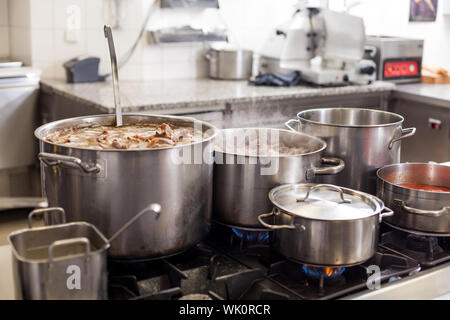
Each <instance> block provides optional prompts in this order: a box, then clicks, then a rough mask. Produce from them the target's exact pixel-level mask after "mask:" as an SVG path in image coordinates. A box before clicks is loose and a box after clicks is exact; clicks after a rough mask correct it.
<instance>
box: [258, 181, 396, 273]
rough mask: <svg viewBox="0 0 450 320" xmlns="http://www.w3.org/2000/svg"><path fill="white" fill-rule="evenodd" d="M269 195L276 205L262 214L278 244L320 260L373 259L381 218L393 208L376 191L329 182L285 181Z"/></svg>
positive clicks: (291, 253)
mask: <svg viewBox="0 0 450 320" xmlns="http://www.w3.org/2000/svg"><path fill="white" fill-rule="evenodd" d="M269 198H270V201H271V202H272V203H273V205H274V209H273V211H272V212H271V213H266V214H262V215H260V216H259V217H258V219H259V221H260V223H261V225H263V226H265V227H267V228H270V229H273V230H275V240H274V244H273V245H274V248H275V249H276V250H277V251H279V252H280V253H281V254H282V255H284V256H285V257H287V258H288V259H291V260H294V261H297V262H299V263H306V264H310V265H317V266H327V267H332V266H350V265H355V264H360V263H362V262H364V261H366V260H368V259H370V258H371V257H372V256H373V255H374V254H375V251H376V247H377V244H378V230H379V223H380V222H381V219H382V218H383V217H384V216H387V215H392V214H393V213H392V211H391V210H389V209H386V208H384V205H383V203H382V202H381V200H380V199H377V198H376V197H375V196H372V195H370V194H366V193H363V192H358V191H354V190H351V189H348V188H341V187H337V186H333V185H327V184H318V185H317V184H297V185H283V186H279V187H276V188H274V189H272V190H271V191H270V193H269ZM383 210H386V212H384V213H382V211H383ZM268 218H273V220H272V221H273V222H272V223H273V224H271V223H269V222H268V221H267V219H268Z"/></svg>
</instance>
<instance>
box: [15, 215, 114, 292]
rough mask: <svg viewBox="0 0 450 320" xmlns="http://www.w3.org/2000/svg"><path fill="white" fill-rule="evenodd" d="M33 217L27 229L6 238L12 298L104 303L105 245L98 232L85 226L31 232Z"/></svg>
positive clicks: (55, 226) (74, 223) (103, 238)
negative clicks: (9, 251)
mask: <svg viewBox="0 0 450 320" xmlns="http://www.w3.org/2000/svg"><path fill="white" fill-rule="evenodd" d="M52 209H55V208H49V209H45V210H46V211H51V210H52ZM33 215H34V213H32V214H30V216H29V221H30V229H25V230H19V231H16V232H14V233H12V234H10V236H9V243H10V244H11V247H12V253H13V260H12V261H13V277H14V284H15V295H16V298H17V299H24V300H67V299H75V300H86V299H89V300H90V299H93V300H98V299H107V293H108V291H107V286H108V279H107V269H106V257H107V250H108V248H109V243H108V240H107V239H106V238H105V237H104V236H103V235H102V234H101V232H100V231H98V229H97V228H96V227H95V226H93V225H91V224H89V223H86V222H72V223H64V224H60V225H52V226H45V227H39V228H31V219H32V217H33Z"/></svg>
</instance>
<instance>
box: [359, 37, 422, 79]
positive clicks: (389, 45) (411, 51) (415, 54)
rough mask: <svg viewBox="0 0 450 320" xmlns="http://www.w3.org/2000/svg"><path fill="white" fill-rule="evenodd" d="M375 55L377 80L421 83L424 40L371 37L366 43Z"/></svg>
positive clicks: (373, 58) (373, 56)
mask: <svg viewBox="0 0 450 320" xmlns="http://www.w3.org/2000/svg"><path fill="white" fill-rule="evenodd" d="M366 44H367V46H368V47H372V48H373V49H374V51H375V54H373V55H372V60H374V61H375V63H376V65H377V80H383V81H392V82H395V83H411V82H420V78H421V68H422V55H423V40H417V39H406V38H398V37H388V36H369V37H367V42H366Z"/></svg>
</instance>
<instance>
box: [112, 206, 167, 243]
mask: <svg viewBox="0 0 450 320" xmlns="http://www.w3.org/2000/svg"><path fill="white" fill-rule="evenodd" d="M148 212H152V213H154V214H155V215H156V216H157V217H158V216H159V214H160V213H161V205H160V204H158V203H152V204H150V205H148V206H147V207H145V208H144V209H142V210H141V211H139V213H138V214H136V215H135V216H134V217H133V218H131V219H130V220H129V221H128V222H127V223H125V224H124V225H123V226H122V227H121V228H120V229H119V230H117V231H116V233H114V234H113V235H112V236H111V237H110V238H109V239H108V242H109V243H111V242H113V241H114V240H115V239H116V238H117V237H118V236H119V235H120V234H121V233H122V232H124V231H125V230H126V229H128V227H129V226H131V225H132V224H133V223H135V222H136V221H137V220H138V219H139V218H140V217H142V216H143V215H144V213H148Z"/></svg>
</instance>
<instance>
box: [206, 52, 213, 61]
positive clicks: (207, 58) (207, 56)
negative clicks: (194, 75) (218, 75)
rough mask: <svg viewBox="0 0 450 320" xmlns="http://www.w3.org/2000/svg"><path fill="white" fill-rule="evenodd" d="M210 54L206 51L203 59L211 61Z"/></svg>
mask: <svg viewBox="0 0 450 320" xmlns="http://www.w3.org/2000/svg"><path fill="white" fill-rule="evenodd" d="M211 58H212V57H211V54H210V53H209V52H208V53H207V54H205V59H206V60H208V61H211Z"/></svg>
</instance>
